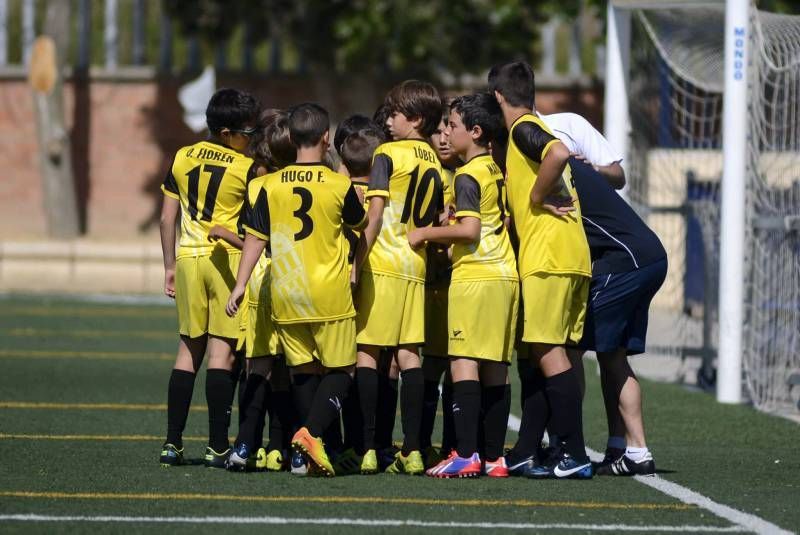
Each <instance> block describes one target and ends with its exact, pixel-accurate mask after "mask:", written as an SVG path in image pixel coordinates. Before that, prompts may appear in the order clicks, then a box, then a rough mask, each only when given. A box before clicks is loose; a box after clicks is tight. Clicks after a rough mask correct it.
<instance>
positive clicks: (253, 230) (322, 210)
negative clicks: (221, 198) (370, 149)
mask: <svg viewBox="0 0 800 535" xmlns="http://www.w3.org/2000/svg"><path fill="white" fill-rule="evenodd" d="M365 217H366V212H364V207H363V206H362V205H361V203H360V202H359V200H358V195H356V191H355V188H354V187H353V185H352V184H351V183H350V179H349V178H347V177H346V176H344V175H341V174H339V173H336V172H334V171H331V170H330V169H328V168H327V167H325V166H324V165H323V164H321V163H319V164H318V163H313V164H292V165H289V166H287V167H285V168H283V169H282V170H280V171H277V172H275V173H271V174H269V175H266V176H265V177H264V186H263V187H262V188H261V190H260V191H259V193H258V198H257V200H256V203H255V207H254V209H253V210H252V211H250V213H249V214H248V216H247V223H246V224H245V229H246V231H247V232H249V233H250V234H253V235H255V236H258V237H260V238H262V239H265V240H266V239H268V240H269V241H270V248H271V251H272V264H271V266H270V296H271V299H272V318H273V320H274V321H275V322H276V323H283V324H288V323H309V322H322V321H332V320H338V319H343V318H351V317H353V316H355V310H354V308H353V299H352V296H351V291H350V270H349V269H348V267H347V249H348V245H347V240H346V239H345V237H344V234H343V232H342V227H343V225H348V226H358V225H359V224H361V223H362V222H363V221H364V218H365Z"/></svg>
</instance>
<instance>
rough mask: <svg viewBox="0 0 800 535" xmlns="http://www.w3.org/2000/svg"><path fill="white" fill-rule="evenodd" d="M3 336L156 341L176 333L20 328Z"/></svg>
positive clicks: (170, 337) (8, 331)
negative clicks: (142, 339) (153, 339)
mask: <svg viewBox="0 0 800 535" xmlns="http://www.w3.org/2000/svg"><path fill="white" fill-rule="evenodd" d="M2 333H3V335H5V336H16V337H24V338H34V337H45V336H49V337H63V338H123V337H124V338H131V337H133V338H155V339H158V340H164V339H173V338H174V339H176V340H177V338H178V333H177V332H173V331H141V330H139V331H102V330H88V329H74V330H66V329H35V328H31V327H21V328H17V329H6V330H4V331H2Z"/></svg>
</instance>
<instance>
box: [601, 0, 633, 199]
mask: <svg viewBox="0 0 800 535" xmlns="http://www.w3.org/2000/svg"><path fill="white" fill-rule="evenodd" d="M607 15H608V16H607V17H606V18H607V25H608V27H607V28H606V87H605V98H604V99H603V100H604V106H603V131H604V133H605V136H606V139H608V142H609V143H611V146H612V147H614V148H615V149H616V150H618V151H619V152H620V154H621V155H622V165H623V167H624V166H625V165H626V162H627V161H628V154H630V151H629V143H630V140H629V138H630V131H631V120H630V115H629V113H628V80H629V75H630V73H629V69H630V49H631V14H630V11H628V10H627V9H622V8H618V7H614V4H613V2H609V3H608V8H607ZM626 188H627V186H626ZM626 188H624V189H623V190H622V191H621V192H620V193H621V194H622V195H623V196H626Z"/></svg>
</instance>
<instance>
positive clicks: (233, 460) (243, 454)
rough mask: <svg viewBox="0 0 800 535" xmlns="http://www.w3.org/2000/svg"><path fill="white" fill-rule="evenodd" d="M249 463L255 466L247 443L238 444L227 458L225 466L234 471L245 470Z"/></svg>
mask: <svg viewBox="0 0 800 535" xmlns="http://www.w3.org/2000/svg"><path fill="white" fill-rule="evenodd" d="M248 465H253V467H255V465H254V462H253V460H252V459H251V458H250V452H249V451H248V449H247V445H246V444H239V445H238V446H236V447H235V448H234V449H233V451H232V452H231V454H230V455H228V458H227V459H226V460H225V468H227V469H228V470H231V471H232V472H244V471H246V470H247V469H248Z"/></svg>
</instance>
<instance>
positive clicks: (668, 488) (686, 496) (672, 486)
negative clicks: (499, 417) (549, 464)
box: [508, 414, 792, 535]
mask: <svg viewBox="0 0 800 535" xmlns="http://www.w3.org/2000/svg"><path fill="white" fill-rule="evenodd" d="M521 423H522V421H521V420H520V419H519V418H518V417H517V416H514V415H513V414H510V415H509V416H508V428H509V429H511V430H512V431H516V432H519V426H520V424H521ZM586 452H587V453H588V454H589V458H590V459H591V460H592V461H595V462H599V461H602V460H603V454H602V453H600V452H599V451H595V450H593V449H591V448H586ZM633 479H635V480H636V481H638V482H639V483H642V484H644V485H647V486H648V487H651V488H654V489H656V490H658V491H660V492H663V493H664V494H666V495H667V496H671V497H673V498H675V499H678V500H680V501H682V502H683V503H688V504H691V505H696V506H698V507H700V508H702V509H705V510H706V511H709V512H711V513H713V514H714V515H716V516H718V517H720V518H722V519H725V520H727V521H728V522H732V523H733V524H734V526H733V527H736V528H739V529H742V530H745V531H750V532H753V533H759V534H764V535H767V534H769V535H792V532H791V531H787V530H785V529H783V528H781V527H780V526H777V525H775V524H773V523H771V522H767V521H766V520H764V519H763V518H760V517H757V516H755V515H751V514H749V513H745V512H743V511H739V510H738V509H734V508H733V507H728V506H727V505H723V504H721V503H717V502H715V501H714V500H712V499H711V498H709V497H708V496H704V495H703V494H700V493H699V492H695V491H693V490H691V489H689V488H686V487H684V486H682V485H678V484H677V483H673V482H672V481H668V480H666V479H664V478H662V477H661V476H659V475H655V476H633Z"/></svg>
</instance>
